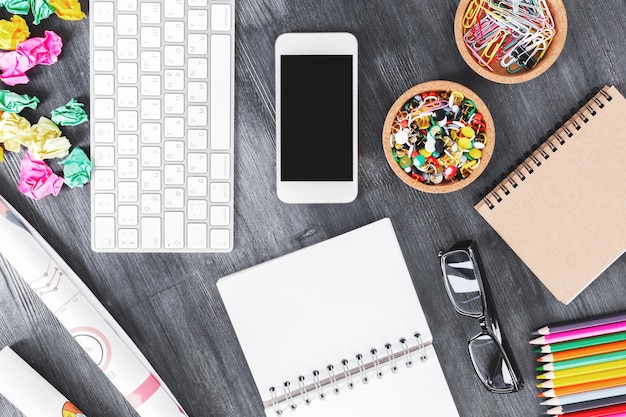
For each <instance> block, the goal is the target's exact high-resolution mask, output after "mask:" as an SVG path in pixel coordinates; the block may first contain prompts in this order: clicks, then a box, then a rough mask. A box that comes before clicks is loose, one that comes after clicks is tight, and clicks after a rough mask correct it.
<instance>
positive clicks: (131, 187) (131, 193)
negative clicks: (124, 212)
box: [117, 182, 139, 203]
mask: <svg viewBox="0 0 626 417" xmlns="http://www.w3.org/2000/svg"><path fill="white" fill-rule="evenodd" d="M138 198H139V184H137V183H136V182H120V183H119V184H118V185H117V200H118V201H119V202H120V203H136V202H137V199H138Z"/></svg>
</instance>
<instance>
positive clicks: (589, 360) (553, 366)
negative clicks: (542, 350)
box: [536, 350, 626, 372]
mask: <svg viewBox="0 0 626 417" xmlns="http://www.w3.org/2000/svg"><path fill="white" fill-rule="evenodd" d="M622 359H626V350H621V351H619V352H611V353H604V354H602V355H594V356H586V357H584V358H576V359H570V360H567V361H561V362H552V363H546V364H545V365H541V366H538V367H537V368H536V370H537V371H539V372H541V371H560V370H563V369H571V368H577V367H579V366H587V365H596V364H599V363H604V362H611V361H618V360H622Z"/></svg>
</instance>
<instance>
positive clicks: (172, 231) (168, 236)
mask: <svg viewBox="0 0 626 417" xmlns="http://www.w3.org/2000/svg"><path fill="white" fill-rule="evenodd" d="M163 217H164V219H163V220H164V235H165V247H166V248H175V249H181V248H182V247H183V245H184V243H185V238H184V230H185V214H184V213H183V212H179V211H176V212H167V213H165V215H164V216H163Z"/></svg>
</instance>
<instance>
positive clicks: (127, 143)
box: [117, 135, 139, 155]
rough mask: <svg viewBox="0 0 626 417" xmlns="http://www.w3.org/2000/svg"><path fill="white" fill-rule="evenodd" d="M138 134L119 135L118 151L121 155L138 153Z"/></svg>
mask: <svg viewBox="0 0 626 417" xmlns="http://www.w3.org/2000/svg"><path fill="white" fill-rule="evenodd" d="M138 142H139V140H138V139H137V135H119V136H118V137H117V153H118V154H119V155H137V153H138V152H139V145H138Z"/></svg>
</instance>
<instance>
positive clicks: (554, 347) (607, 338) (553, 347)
mask: <svg viewBox="0 0 626 417" xmlns="http://www.w3.org/2000/svg"><path fill="white" fill-rule="evenodd" d="M623 340H626V332H619V333H612V334H605V335H602V336H595V337H588V338H585V339H579V340H570V341H567V342H561V343H554V344H550V345H544V346H541V347H539V348H536V349H535V350H534V352H535V353H554V352H562V351H564V350H570V349H578V348H583V347H589V346H597V345H601V344H604V343H612V342H621V341H623Z"/></svg>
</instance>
